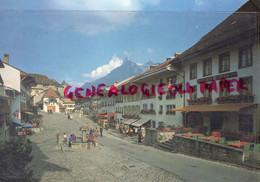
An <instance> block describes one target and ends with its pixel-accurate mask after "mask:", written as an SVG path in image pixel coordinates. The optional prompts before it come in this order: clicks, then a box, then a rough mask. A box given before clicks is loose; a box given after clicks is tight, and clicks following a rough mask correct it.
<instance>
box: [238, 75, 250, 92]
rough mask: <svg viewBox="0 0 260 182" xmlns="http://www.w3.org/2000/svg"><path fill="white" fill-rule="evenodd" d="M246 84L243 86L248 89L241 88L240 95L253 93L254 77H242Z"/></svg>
mask: <svg viewBox="0 0 260 182" xmlns="http://www.w3.org/2000/svg"><path fill="white" fill-rule="evenodd" d="M242 80H243V82H244V84H243V86H244V87H246V88H247V89H248V90H244V89H241V90H239V94H240V95H252V94H253V84H252V83H253V77H252V76H251V77H245V78H242Z"/></svg>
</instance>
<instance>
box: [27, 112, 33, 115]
mask: <svg viewBox="0 0 260 182" xmlns="http://www.w3.org/2000/svg"><path fill="white" fill-rule="evenodd" d="M25 113H26V114H30V115H32V114H33V113H32V112H25Z"/></svg>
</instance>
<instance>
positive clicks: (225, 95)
mask: <svg viewBox="0 0 260 182" xmlns="http://www.w3.org/2000/svg"><path fill="white" fill-rule="evenodd" d="M228 96H230V93H229V92H228V89H227V88H223V91H221V89H220V88H219V97H228Z"/></svg>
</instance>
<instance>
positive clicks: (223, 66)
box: [219, 52, 230, 73]
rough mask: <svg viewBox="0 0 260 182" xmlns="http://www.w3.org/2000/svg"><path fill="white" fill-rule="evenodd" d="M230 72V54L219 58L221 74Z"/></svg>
mask: <svg viewBox="0 0 260 182" xmlns="http://www.w3.org/2000/svg"><path fill="white" fill-rule="evenodd" d="M229 70H230V56H229V52H227V53H224V54H221V55H220V56H219V72H220V73H222V72H226V71H229Z"/></svg>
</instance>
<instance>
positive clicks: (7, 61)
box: [4, 54, 9, 64]
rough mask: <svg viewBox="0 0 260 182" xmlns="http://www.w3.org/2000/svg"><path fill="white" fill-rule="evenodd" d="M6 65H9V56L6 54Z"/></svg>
mask: <svg viewBox="0 0 260 182" xmlns="http://www.w3.org/2000/svg"><path fill="white" fill-rule="evenodd" d="M4 63H6V64H9V54H4Z"/></svg>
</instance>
